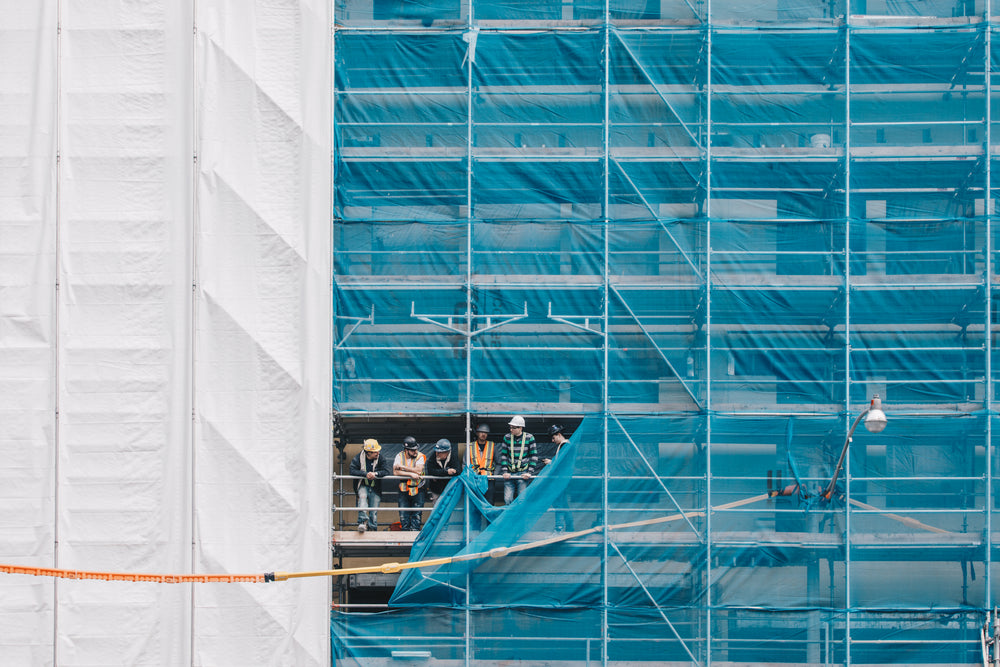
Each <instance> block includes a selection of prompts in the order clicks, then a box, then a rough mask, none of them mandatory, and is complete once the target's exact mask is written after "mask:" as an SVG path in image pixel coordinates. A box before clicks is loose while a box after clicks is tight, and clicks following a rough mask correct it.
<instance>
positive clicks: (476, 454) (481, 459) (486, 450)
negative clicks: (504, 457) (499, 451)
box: [471, 440, 496, 475]
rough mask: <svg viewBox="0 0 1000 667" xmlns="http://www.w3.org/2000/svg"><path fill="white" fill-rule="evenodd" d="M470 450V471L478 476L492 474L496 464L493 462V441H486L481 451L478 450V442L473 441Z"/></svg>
mask: <svg viewBox="0 0 1000 667" xmlns="http://www.w3.org/2000/svg"><path fill="white" fill-rule="evenodd" d="M471 448H472V456H473V459H472V469H473V470H475V471H476V473H478V474H480V475H489V474H490V473H492V472H493V466H494V465H496V462H495V461H494V460H493V441H492V440H487V441H486V444H484V445H483V448H482V450H480V449H479V441H478V440H474V441H473V442H472V444H471Z"/></svg>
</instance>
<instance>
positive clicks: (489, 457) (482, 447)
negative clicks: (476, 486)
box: [468, 424, 496, 505]
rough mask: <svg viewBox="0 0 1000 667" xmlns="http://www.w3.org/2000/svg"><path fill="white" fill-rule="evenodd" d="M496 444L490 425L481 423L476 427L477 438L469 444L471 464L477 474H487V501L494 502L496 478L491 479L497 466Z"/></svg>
mask: <svg viewBox="0 0 1000 667" xmlns="http://www.w3.org/2000/svg"><path fill="white" fill-rule="evenodd" d="M494 450H495V447H494V444H493V441H492V440H490V427H489V426H488V425H487V424H480V425H479V426H477V427H476V439H475V441H473V442H472V443H470V444H469V447H468V454H469V465H471V466H472V469H473V470H474V471H475V472H476V474H477V475H485V476H486V477H487V482H486V502H488V503H489V504H491V505H492V504H493V503H494V502H495V497H496V480H492V479H489V477H490V476H491V475H493V471H494V470H495V466H496V458H495V457H494V455H493V454H494Z"/></svg>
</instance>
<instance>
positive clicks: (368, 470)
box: [351, 438, 392, 533]
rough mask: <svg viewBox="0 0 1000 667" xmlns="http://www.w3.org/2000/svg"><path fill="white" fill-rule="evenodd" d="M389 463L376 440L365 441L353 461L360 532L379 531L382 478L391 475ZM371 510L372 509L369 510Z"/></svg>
mask: <svg viewBox="0 0 1000 667" xmlns="http://www.w3.org/2000/svg"><path fill="white" fill-rule="evenodd" d="M391 472H392V471H391V469H390V468H389V461H388V460H387V459H386V458H385V457H384V456H382V446H381V445H379V444H378V440H376V439H375V438H368V439H367V440H365V444H364V446H363V447H362V448H361V452H360V453H359V454H358V455H357V456H355V457H354V459H353V460H352V461H351V475H352V476H353V477H355V478H356V479H355V480H354V492H355V493H356V494H358V503H357V504H358V532H359V533H364V532H365V531H367V530H368V529H371V530H378V512H377V511H376V509H377V508H378V506H379V505H380V504H381V503H382V478H383V477H385V476H386V475H389V474H390V473H391ZM369 508H370V509H369Z"/></svg>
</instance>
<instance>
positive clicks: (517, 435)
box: [350, 415, 569, 533]
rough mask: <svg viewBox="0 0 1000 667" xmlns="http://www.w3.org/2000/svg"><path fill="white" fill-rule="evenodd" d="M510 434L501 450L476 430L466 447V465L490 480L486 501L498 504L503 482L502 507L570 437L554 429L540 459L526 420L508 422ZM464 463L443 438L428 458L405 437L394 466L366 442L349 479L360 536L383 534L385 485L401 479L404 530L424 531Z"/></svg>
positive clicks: (486, 430) (483, 429)
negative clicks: (430, 508) (431, 506)
mask: <svg viewBox="0 0 1000 667" xmlns="http://www.w3.org/2000/svg"><path fill="white" fill-rule="evenodd" d="M508 426H509V427H510V432H509V433H507V434H506V435H504V437H503V440H502V441H501V442H500V444H499V445H496V444H495V443H494V442H493V441H492V440H490V427H489V425H488V424H480V425H479V426H477V427H476V439H475V440H474V441H473V442H471V443H469V445H468V447H467V448H466V465H470V466H472V469H473V471H474V472H475V473H476V474H478V475H485V476H486V477H487V478H488V482H487V492H486V499H487V501H489V502H490V503H494V502H495V501H494V497H495V495H496V488H497V486H498V483H499V482H502V483H503V502H504V505H510V504H511V503H512V502H514V499H515V498H517V497H518V496H520V495H521V494H522V493H524V490H525V489H526V488H527V486H528V483H529V482H530V481H531V479H532V478H533V477H535V476H536V475H537V474H538V473H539V472H541V470H542V468H544V467H545V466H546V465H548V464H549V463H551V462H552V459H553V458H554V457H555V456H556V454H558V452H559V450H560V449H561V448H562V446H563V445H564V444H565V443H566V442H568V440H569V437H568V436H567V435H566V433H565V430H564V429H563V427H562V426H561V425H559V424H553V425H552V426H550V427H549V430H548V434H549V437H550V439H551V441H552V447H551V448H549V449H548V450H547V451H544V452H543V455H542V456H541V457H540V456H539V448H538V445H537V444H536V443H535V437H534V436H533V435H532V434H530V433H526V432H525V430H524V417H522V416H520V415H516V416H514V417H513V418H512V419H511V420H510V422H509V423H508ZM462 468H463V462H462V459H461V457H460V456H458V455H457V453H455V452H453V451H452V445H451V441H449V440H448V439H447V438H441V439H440V440H438V441H437V443H435V444H434V451H433V456H431V457H430V458H429V459H428V458H427V456H426V455H425V454H423V453H422V452H421V451H420V449H419V447H418V445H417V441H416V439H415V438H414V437H413V436H406V437H405V438H403V449H402V451H400V452H399V454H397V455H396V458H395V459H393V462H392V465H391V466H390V465H389V462H388V460H387V459H386V458H385V457H383V456H382V447H381V445H379V443H378V441H377V440H375V439H374V438H369V439H367V440H365V441H364V445H363V447H362V451H361V452H360V453H359V454H358V455H357V456H355V457H354V459H353V460H352V461H351V467H350V474H351V476H353V477H355V480H354V490H355V493H356V494H357V507H358V532H359V533H364V532H366V531H368V530H378V511H377V510H378V507H379V505H380V504H381V502H382V490H383V486H382V480H383V479H384V478H385V477H390V476H392V477H394V478H397V479H398V482H397V483H398V489H399V507H400V509H401V511H400V513H399V514H400V518H399V523H400V528H401V529H402V530H416V531H419V530H420V526H421V510H422V508H423V507H424V503H425V502H426V501H427V500H428V499H429V500H430V501H431V502H432V503H434V502H437V499H438V498H439V497H440V495H441V494H442V493H443V492H444V489H445V487H446V486H447V485H448V482H449V481H450V480H451V478H452V477H455V476H456V475H458V474H460V473H461V472H462Z"/></svg>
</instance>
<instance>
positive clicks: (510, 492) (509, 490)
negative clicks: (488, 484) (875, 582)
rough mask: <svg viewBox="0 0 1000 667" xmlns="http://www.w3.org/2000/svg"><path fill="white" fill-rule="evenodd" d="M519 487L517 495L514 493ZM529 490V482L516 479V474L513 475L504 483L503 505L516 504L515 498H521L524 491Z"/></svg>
mask: <svg viewBox="0 0 1000 667" xmlns="http://www.w3.org/2000/svg"><path fill="white" fill-rule="evenodd" d="M515 485H516V486H517V493H514V487H515ZM526 488H528V480H526V479H524V478H522V477H514V473H511V477H510V479H505V480H504V481H503V504H504V505H510V504H511V503H512V502H514V498H517V497H520V495H521V494H522V493H524V490H525V489H526Z"/></svg>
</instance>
